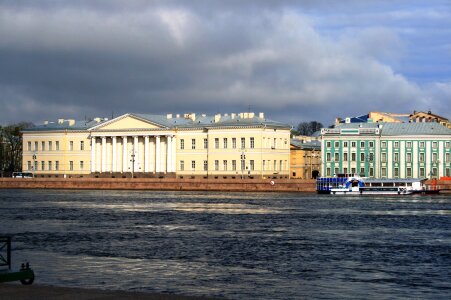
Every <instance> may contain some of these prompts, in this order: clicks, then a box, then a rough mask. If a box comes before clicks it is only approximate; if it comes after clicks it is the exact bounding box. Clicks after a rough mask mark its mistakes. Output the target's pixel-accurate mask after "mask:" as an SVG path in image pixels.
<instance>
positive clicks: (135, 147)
mask: <svg viewBox="0 0 451 300" xmlns="http://www.w3.org/2000/svg"><path fill="white" fill-rule="evenodd" d="M138 147H139V146H138V137H137V136H134V137H133V153H132V155H135V156H134V166H133V167H134V168H135V172H139V164H138V163H139V148H138ZM132 157H133V156H132Z"/></svg>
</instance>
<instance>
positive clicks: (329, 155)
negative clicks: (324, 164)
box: [326, 152, 331, 161]
mask: <svg viewBox="0 0 451 300" xmlns="http://www.w3.org/2000/svg"><path fill="white" fill-rule="evenodd" d="M326 160H327V161H330V160H331V154H330V152H327V153H326Z"/></svg>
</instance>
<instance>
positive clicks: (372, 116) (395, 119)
mask: <svg viewBox="0 0 451 300" xmlns="http://www.w3.org/2000/svg"><path fill="white" fill-rule="evenodd" d="M408 121H409V114H396V113H388V112H378V111H372V112H369V113H368V114H365V115H361V116H357V117H346V118H344V119H342V118H336V119H335V125H338V124H341V123H373V122H376V123H381V122H386V123H403V122H408Z"/></svg>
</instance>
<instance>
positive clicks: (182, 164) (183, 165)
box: [180, 160, 185, 171]
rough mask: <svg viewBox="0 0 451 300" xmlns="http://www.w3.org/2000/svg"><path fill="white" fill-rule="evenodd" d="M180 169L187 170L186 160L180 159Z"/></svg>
mask: <svg viewBox="0 0 451 300" xmlns="http://www.w3.org/2000/svg"><path fill="white" fill-rule="evenodd" d="M180 171H185V161H184V160H181V161H180Z"/></svg>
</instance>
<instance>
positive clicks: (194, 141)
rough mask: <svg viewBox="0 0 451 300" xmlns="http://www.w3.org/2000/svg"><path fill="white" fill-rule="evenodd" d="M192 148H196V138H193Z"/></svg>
mask: <svg viewBox="0 0 451 300" xmlns="http://www.w3.org/2000/svg"><path fill="white" fill-rule="evenodd" d="M191 149H193V150H194V149H196V139H191Z"/></svg>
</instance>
